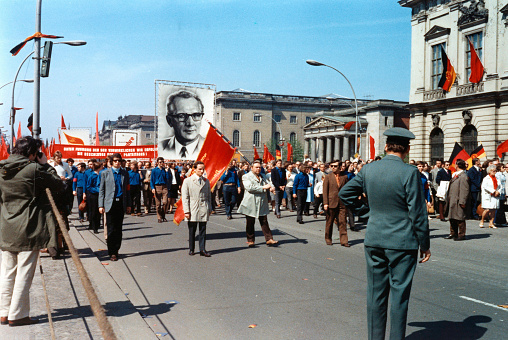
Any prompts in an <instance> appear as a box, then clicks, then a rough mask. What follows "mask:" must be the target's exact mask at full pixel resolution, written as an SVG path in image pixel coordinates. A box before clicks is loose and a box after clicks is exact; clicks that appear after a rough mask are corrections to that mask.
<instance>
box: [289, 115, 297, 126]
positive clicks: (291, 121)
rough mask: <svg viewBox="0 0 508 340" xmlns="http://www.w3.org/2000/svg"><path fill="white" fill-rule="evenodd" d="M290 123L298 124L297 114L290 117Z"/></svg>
mask: <svg viewBox="0 0 508 340" xmlns="http://www.w3.org/2000/svg"><path fill="white" fill-rule="evenodd" d="M289 124H296V116H290V117H289Z"/></svg>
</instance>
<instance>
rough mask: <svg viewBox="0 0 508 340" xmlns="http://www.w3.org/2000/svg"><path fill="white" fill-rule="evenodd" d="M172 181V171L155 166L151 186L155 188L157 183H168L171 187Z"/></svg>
mask: <svg viewBox="0 0 508 340" xmlns="http://www.w3.org/2000/svg"><path fill="white" fill-rule="evenodd" d="M172 181H173V175H171V172H168V171H166V170H164V169H161V168H159V167H156V168H153V170H152V174H151V175H150V188H152V190H153V189H155V186H156V185H166V186H167V187H170V186H171V182H172Z"/></svg>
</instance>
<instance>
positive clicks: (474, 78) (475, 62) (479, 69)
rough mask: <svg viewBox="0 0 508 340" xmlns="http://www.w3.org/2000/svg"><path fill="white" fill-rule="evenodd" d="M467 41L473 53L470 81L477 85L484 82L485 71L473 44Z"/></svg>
mask: <svg viewBox="0 0 508 340" xmlns="http://www.w3.org/2000/svg"><path fill="white" fill-rule="evenodd" d="M467 40H468V41H469V50H470V51H471V75H470V76H469V81H470V82H472V83H475V84H476V83H479V82H481V81H482V79H483V72H484V69H483V65H482V62H481V60H480V58H479V57H478V54H477V53H476V50H475V48H474V45H473V43H472V42H471V40H469V39H467Z"/></svg>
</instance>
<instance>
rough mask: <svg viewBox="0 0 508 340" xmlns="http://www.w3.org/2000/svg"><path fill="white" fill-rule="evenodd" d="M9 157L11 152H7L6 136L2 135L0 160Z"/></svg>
mask: <svg viewBox="0 0 508 340" xmlns="http://www.w3.org/2000/svg"><path fill="white" fill-rule="evenodd" d="M8 157H9V152H7V144H6V143H5V139H4V135H2V145H1V146H0V160H2V159H6V158H8Z"/></svg>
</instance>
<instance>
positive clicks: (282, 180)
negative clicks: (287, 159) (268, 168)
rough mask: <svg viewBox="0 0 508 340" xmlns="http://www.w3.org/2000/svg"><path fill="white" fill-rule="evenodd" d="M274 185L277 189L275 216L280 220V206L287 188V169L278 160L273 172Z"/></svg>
mask: <svg viewBox="0 0 508 340" xmlns="http://www.w3.org/2000/svg"><path fill="white" fill-rule="evenodd" d="M271 180H272V184H273V186H274V187H275V194H274V195H275V216H277V218H280V206H281V204H282V198H283V197H284V189H285V188H286V182H287V180H286V169H284V167H283V166H282V161H281V160H280V159H278V160H277V161H276V162H275V167H274V168H273V169H272V172H271Z"/></svg>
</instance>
